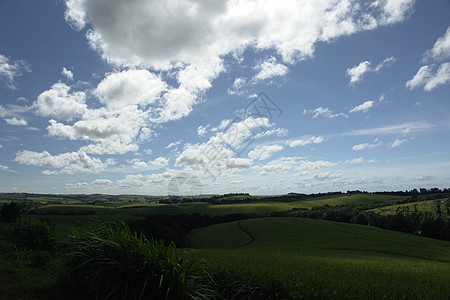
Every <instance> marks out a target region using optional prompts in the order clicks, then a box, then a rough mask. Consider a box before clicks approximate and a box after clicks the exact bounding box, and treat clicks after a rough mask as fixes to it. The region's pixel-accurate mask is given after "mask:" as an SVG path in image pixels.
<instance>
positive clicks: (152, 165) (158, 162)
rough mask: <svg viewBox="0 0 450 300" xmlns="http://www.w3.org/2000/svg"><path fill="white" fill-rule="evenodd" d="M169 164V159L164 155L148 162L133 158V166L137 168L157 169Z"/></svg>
mask: <svg viewBox="0 0 450 300" xmlns="http://www.w3.org/2000/svg"><path fill="white" fill-rule="evenodd" d="M168 165H169V160H168V159H167V158H164V157H158V158H156V159H154V160H150V161H148V162H144V161H140V160H135V161H133V168H135V169H139V170H158V169H162V168H165V167H167V166H168Z"/></svg>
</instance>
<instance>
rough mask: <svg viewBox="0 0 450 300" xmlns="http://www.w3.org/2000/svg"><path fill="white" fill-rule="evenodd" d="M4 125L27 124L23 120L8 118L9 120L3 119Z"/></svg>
mask: <svg viewBox="0 0 450 300" xmlns="http://www.w3.org/2000/svg"><path fill="white" fill-rule="evenodd" d="M5 121H6V123H7V124H8V125H13V126H27V125H28V122H27V121H26V120H24V119H18V118H16V117H13V118H10V119H5Z"/></svg>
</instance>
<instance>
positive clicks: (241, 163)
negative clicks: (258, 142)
mask: <svg viewBox="0 0 450 300" xmlns="http://www.w3.org/2000/svg"><path fill="white" fill-rule="evenodd" d="M251 165H252V161H251V160H250V159H248V158H240V157H237V158H235V157H229V158H227V160H226V168H227V169H248V168H250V166H251Z"/></svg>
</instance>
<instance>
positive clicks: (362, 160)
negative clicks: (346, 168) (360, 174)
mask: <svg viewBox="0 0 450 300" xmlns="http://www.w3.org/2000/svg"><path fill="white" fill-rule="evenodd" d="M363 162H365V159H364V158H362V157H359V158H355V159H350V160H346V161H345V163H346V164H350V165H356V164H361V163H363Z"/></svg>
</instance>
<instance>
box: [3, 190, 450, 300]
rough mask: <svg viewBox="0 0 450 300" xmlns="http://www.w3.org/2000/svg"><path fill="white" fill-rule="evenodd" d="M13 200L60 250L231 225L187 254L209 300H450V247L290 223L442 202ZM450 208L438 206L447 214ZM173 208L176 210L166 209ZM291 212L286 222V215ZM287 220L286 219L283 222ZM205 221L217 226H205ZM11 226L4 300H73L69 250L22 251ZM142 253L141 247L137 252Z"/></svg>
mask: <svg viewBox="0 0 450 300" xmlns="http://www.w3.org/2000/svg"><path fill="white" fill-rule="evenodd" d="M15 196H17V197H19V198H21V199H22V200H23V201H24V202H25V203H27V205H28V206H27V207H28V208H27V210H26V211H25V216H24V218H25V219H27V218H31V219H32V220H47V222H49V224H50V225H51V226H53V227H54V229H55V233H56V234H57V236H58V237H57V240H60V241H63V244H62V245H64V243H65V242H64V240H65V239H66V237H67V236H68V235H69V234H70V233H71V232H72V230H73V228H75V227H79V225H86V224H90V223H92V222H96V223H99V222H105V221H106V222H119V221H121V220H124V221H128V222H130V224H133V222H137V223H139V222H142V221H143V220H154V223H141V224H152V225H151V226H154V225H158V226H160V229H161V230H163V231H167V230H169V231H171V230H174V228H176V226H184V225H183V223H182V222H183V220H184V221H186V220H187V221H188V222H191V223H192V222H193V224H194V225H195V224H197V223H195V222H198V220H213V218H219V219H220V217H221V216H222V217H224V218H222V219H221V220H222V221H220V222H219V224H216V223H212V224H215V225H211V226H206V225H205V224H203V225H201V224H200V223H201V222H200V223H199V224H200V225H198V224H197V225H195V226H193V227H191V228H196V229H194V230H191V231H190V232H189V234H188V235H187V236H185V240H186V241H187V247H186V248H185V249H183V248H180V249H179V251H180V253H182V255H183V256H184V257H185V258H186V259H195V260H197V261H199V262H201V268H205V272H206V273H207V274H209V275H208V276H207V278H208V279H207V280H206V282H207V286H208V288H211V289H212V290H214V291H215V292H214V293H215V294H214V293H213V294H210V296H208V297H206V298H202V299H449V298H450V276H448V275H449V274H450V242H449V241H442V240H436V239H430V238H425V237H421V236H416V235H412V234H406V233H401V232H396V231H389V230H384V229H380V228H376V227H372V226H367V225H356V224H347V223H341V222H335V221H326V220H320V219H319V220H318V219H306V218H299V217H291V216H290V215H289V212H292V213H295V212H301V211H302V210H305V209H307V210H309V211H311V212H312V211H319V210H318V209H323V208H324V207H325V208H326V207H336V208H339V207H341V208H343V207H344V208H345V207H350V209H353V208H352V207H354V208H356V207H359V209H363V210H365V209H366V207H372V208H370V209H368V210H367V212H368V213H372V212H373V213H382V214H395V213H397V212H399V211H406V210H408V209H409V210H411V209H413V208H414V207H415V208H416V209H418V210H421V211H422V210H423V211H430V210H433V209H435V206H436V203H437V202H436V200H430V201H423V199H422V201H421V202H417V203H405V204H401V203H403V202H405V201H410V200H411V199H410V198H408V197H406V196H399V195H383V194H367V193H348V194H336V195H319V196H317V195H315V196H314V197H299V198H298V199H297V198H295V196H290V197H288V201H282V199H281V200H280V199H277V198H273V197H267V198H264V197H252V196H239V195H237V196H227V197H223V200H224V201H221V199H220V197H219V198H218V197H215V198H214V200H215V201H216V202H208V201H202V202H193V203H177V202H176V201H177V199H169V198H167V197H150V196H134V195H120V196H108V195H68V196H67V197H65V196H64V195H19V196H18V195H15ZM447 197H448V196H447ZM6 198H7V197H6V196H5V195H3V197H0V200H1V201H3V202H4V203H7V202H6V201H7V199H6ZM217 199H218V200H219V201H217ZM203 200H204V199H203ZM445 200H447V198H445V199H441V200H439V201H441V202H440V203H441V204H442V210H443V211H444V210H445V209H446V207H445V205H444V204H445ZM167 201H169V202H170V201H173V204H168V203H164V202H167ZM230 202H231V203H230ZM433 205H434V208H433ZM373 207H375V208H373ZM399 207H400V208H399ZM405 207H408V209H407V208H405ZM283 212H287V213H286V214H284V215H283ZM280 213H281V215H283V217H276V216H278V215H280ZM195 215H197V216H195ZM200 215H202V216H205V215H207V216H210V217H208V218H205V217H201V218H200V217H199V216H200ZM230 215H234V216H235V217H236V216H237V219H236V218H235V219H232V220H237V221H232V222H226V221H224V220H227V219H226V218H225V217H226V216H230ZM156 216H159V217H156ZM161 216H162V217H161ZM172 216H173V218H172ZM253 216H255V217H256V218H254V217H253ZM186 218H187V219H186ZM176 220H181V221H180V222H181V223H177V225H176V226H175V227H174V226H169V227H167V224H165V223H164V222H167V221H169V222H172V221H176ZM196 220H197V221H196ZM223 222H226V223H223ZM209 224H211V223H209ZM191 225H192V224H191ZM8 226H9V225H6V224H4V223H3V224H0V230H1V231H2V238H1V239H0V264H1V267H0V270H1V274H2V275H0V280H1V281H2V282H3V283H5V284H4V285H3V287H2V288H0V298H2V297H3V298H5V297H6V298H7V299H46V298H49V295H51V296H52V297H53V298H55V297H56V298H55V299H57V298H59V297H63V298H67V297H68V294H67V293H65V294H63V295H60V294H58V293H59V290H60V284H61V283H60V282H61V276H63V275H64V274H65V272H67V271H65V270H64V269H63V268H62V265H61V264H62V261H63V260H62V257H64V255H65V254H61V252H60V251H63V252H64V251H67V249H70V247H69V248H67V247H66V246H62V247H63V248H62V250H61V249H60V250H57V252H54V251H55V250H51V249H49V250H43V251H37V252H35V251H34V250H27V249H24V248H20V247H17V246H14V245H13V244H11V243H10V242H8V240H7V238H6V237H7V235H10V233H8V231H9V230H10V229H8V228H9V227H8ZM12 226H13V227H14V225H12ZM205 226H206V227H205ZM108 232H109V231H108ZM185 232H187V231H186V230H185ZM183 234H185V233H183ZM126 236H127V235H122V238H123V237H126ZM169 236H170V235H169ZM134 238H136V237H134ZM99 239H101V237H99ZM126 239H128V238H126ZM166 242H167V241H166ZM143 244H145V243H144V242H142V241H137V245H143ZM58 247H60V246H58ZM126 247H128V246H126ZM64 249H66V250H64ZM171 251H172V250H171ZM58 253H59V254H58ZM121 253H127V251H125V252H121ZM36 261H37V262H36ZM42 262H43V263H42ZM195 276H198V275H195ZM202 276H203V275H202ZM202 284H204V282H203V283H202ZM69 295H70V293H69ZM6 298H5V299H6ZM69 298H70V297H69ZM75 298H76V297H75ZM157 299H159V298H157ZM169 299H170V298H169ZM199 299H200V298H199Z"/></svg>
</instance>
